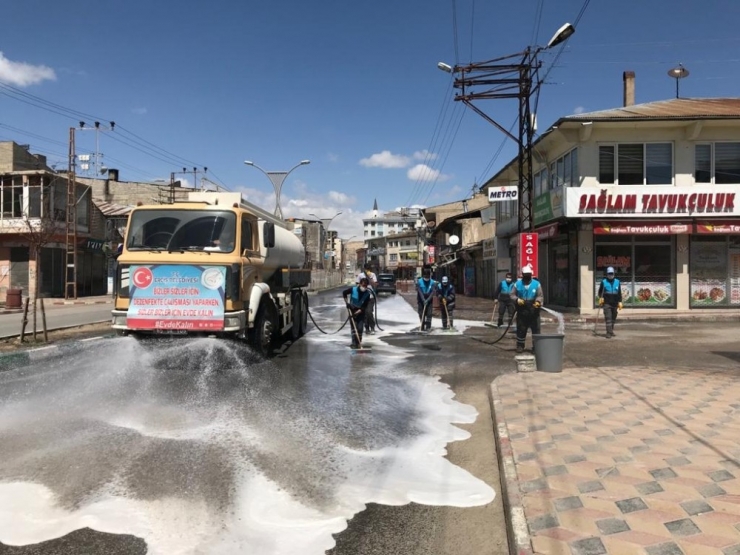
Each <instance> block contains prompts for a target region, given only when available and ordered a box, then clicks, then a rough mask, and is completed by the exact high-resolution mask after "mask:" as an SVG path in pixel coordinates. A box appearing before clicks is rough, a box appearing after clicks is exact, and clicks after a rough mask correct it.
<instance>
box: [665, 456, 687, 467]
mask: <svg viewBox="0 0 740 555" xmlns="http://www.w3.org/2000/svg"><path fill="white" fill-rule="evenodd" d="M665 462H667V463H668V464H669V465H670V466H684V465H687V464H691V461H690V460H689V459H687V458H686V457H668V458H667V459H665Z"/></svg>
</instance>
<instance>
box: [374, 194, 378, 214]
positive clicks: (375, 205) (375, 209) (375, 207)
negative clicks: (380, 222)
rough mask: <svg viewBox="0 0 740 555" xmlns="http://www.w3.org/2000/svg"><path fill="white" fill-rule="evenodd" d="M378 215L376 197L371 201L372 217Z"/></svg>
mask: <svg viewBox="0 0 740 555" xmlns="http://www.w3.org/2000/svg"><path fill="white" fill-rule="evenodd" d="M377 217H378V199H375V202H374V203H373V218H377Z"/></svg>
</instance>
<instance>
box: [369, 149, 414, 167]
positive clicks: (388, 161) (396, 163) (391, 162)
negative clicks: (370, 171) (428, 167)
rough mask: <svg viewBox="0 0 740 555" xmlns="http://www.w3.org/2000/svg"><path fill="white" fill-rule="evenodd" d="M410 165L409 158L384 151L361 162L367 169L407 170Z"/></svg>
mask: <svg viewBox="0 0 740 555" xmlns="http://www.w3.org/2000/svg"><path fill="white" fill-rule="evenodd" d="M410 163H411V160H409V157H408V156H403V155H402V154H393V153H392V152H391V151H390V150H384V151H383V152H378V153H377V154H373V155H372V156H370V157H369V158H363V159H362V160H360V165H361V166H365V167H366V168H386V169H388V168H405V167H407V166H408V165H409V164H410Z"/></svg>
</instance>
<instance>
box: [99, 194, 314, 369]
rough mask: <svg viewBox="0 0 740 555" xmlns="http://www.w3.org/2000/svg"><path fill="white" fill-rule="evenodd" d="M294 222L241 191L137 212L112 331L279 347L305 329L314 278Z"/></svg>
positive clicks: (263, 350)
mask: <svg viewBox="0 0 740 555" xmlns="http://www.w3.org/2000/svg"><path fill="white" fill-rule="evenodd" d="M287 226H288V224H287V223H286V222H283V221H282V220H279V219H277V218H275V217H273V216H272V215H271V214H268V213H267V212H265V211H264V210H262V209H261V208H259V207H257V206H255V205H251V204H249V203H246V202H245V201H243V200H242V198H241V195H240V194H239V193H213V192H193V193H191V194H190V197H189V200H188V201H187V202H176V203H174V204H169V205H151V206H143V205H140V206H137V207H136V208H135V209H134V210H132V212H131V214H130V216H129V221H128V226H127V230H126V238H125V241H124V245H123V250H122V252H121V254H120V255H119V257H118V272H117V276H116V279H117V280H118V283H117V294H116V300H115V308H114V310H113V312H112V327H113V328H114V329H116V330H118V331H119V332H120V333H122V334H125V335H161V334H167V335H203V334H205V335H211V336H216V337H232V338H238V339H242V340H247V341H249V342H250V344H251V345H252V346H253V347H254V348H255V349H256V350H257V351H258V352H259V353H260V354H263V355H266V354H269V351H270V349H271V346H272V342H273V340H275V339H276V338H278V337H279V336H281V335H283V334H287V333H290V334H291V335H292V337H293V338H295V339H297V338H298V337H300V336H301V335H302V334H303V333H305V331H306V327H307V315H308V296H307V288H308V285H309V283H310V270H308V269H305V268H304V264H305V250H304V248H303V245H302V244H301V241H300V239H298V238H297V237H296V236H295V234H293V233H292V231H291V230H289V229H288V227H287Z"/></svg>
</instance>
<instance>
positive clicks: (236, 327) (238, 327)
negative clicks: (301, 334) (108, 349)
mask: <svg viewBox="0 0 740 555" xmlns="http://www.w3.org/2000/svg"><path fill="white" fill-rule="evenodd" d="M127 315H128V312H127V311H126V310H112V311H111V328H113V329H114V330H121V331H135V332H142V333H147V332H148V333H160V332H161V333H168V332H170V333H177V330H156V329H144V330H139V329H134V328H130V327H128V324H127ZM246 329H247V313H246V311H244V310H237V311H236V312H225V313H224V327H223V329H220V330H214V333H235V332H242V331H246ZM205 333H207V332H205Z"/></svg>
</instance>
